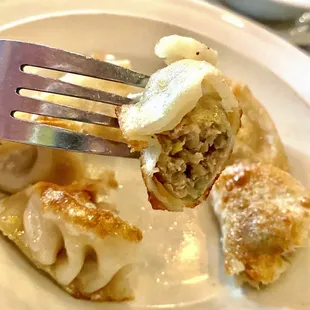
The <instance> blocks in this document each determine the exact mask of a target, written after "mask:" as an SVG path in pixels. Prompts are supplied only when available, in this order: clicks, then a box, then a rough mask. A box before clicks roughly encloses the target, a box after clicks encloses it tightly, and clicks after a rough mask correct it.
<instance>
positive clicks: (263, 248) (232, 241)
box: [210, 163, 310, 288]
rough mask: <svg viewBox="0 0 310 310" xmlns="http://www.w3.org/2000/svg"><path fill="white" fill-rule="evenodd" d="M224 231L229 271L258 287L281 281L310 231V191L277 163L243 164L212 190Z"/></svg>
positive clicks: (228, 170)
mask: <svg viewBox="0 0 310 310" xmlns="http://www.w3.org/2000/svg"><path fill="white" fill-rule="evenodd" d="M210 198H211V201H210V202H211V204H212V206H213V208H214V211H215V213H216V215H217V217H218V220H219V223H220V227H221V231H222V246H223V253H224V254H223V255H224V262H225V268H226V271H227V273H228V274H229V275H235V276H237V277H238V278H239V279H241V281H243V282H247V283H249V284H250V285H252V286H254V287H257V288H258V287H259V286H260V285H262V284H263V285H267V284H269V283H272V282H274V281H276V280H277V279H278V278H279V277H280V275H281V274H282V273H283V272H284V271H285V270H286V269H287V268H288V266H289V265H290V260H291V258H292V255H293V254H294V252H295V251H296V250H297V249H298V248H300V247H305V246H306V244H307V238H308V234H309V229H310V194H309V192H308V191H307V190H306V189H305V188H304V187H303V186H302V185H301V184H300V183H299V182H298V181H296V180H294V178H293V177H292V176H291V175H289V174H288V173H287V172H285V171H282V170H280V169H279V168H276V167H273V166H271V165H265V164H260V163H252V164H248V163H239V164H235V165H232V166H228V167H227V168H225V170H224V171H223V172H222V174H221V176H220V177H219V179H218V180H217V181H216V182H215V185H214V187H213V189H212V191H211V194H210Z"/></svg>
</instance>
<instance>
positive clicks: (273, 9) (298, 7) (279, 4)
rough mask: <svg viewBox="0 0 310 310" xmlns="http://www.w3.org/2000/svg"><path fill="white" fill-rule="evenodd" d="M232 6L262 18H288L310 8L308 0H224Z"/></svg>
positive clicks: (299, 14)
mask: <svg viewBox="0 0 310 310" xmlns="http://www.w3.org/2000/svg"><path fill="white" fill-rule="evenodd" d="M224 2H226V3H228V4H229V5H230V6H231V7H232V8H234V9H236V10H238V11H239V12H242V13H244V14H246V15H249V16H252V17H254V18H258V19H262V20H290V19H295V18H298V17H300V16H301V15H302V14H303V13H304V12H306V11H309V10H310V1H309V0H255V1H254V0H252V1H249V0H224Z"/></svg>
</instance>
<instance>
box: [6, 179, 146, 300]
mask: <svg viewBox="0 0 310 310" xmlns="http://www.w3.org/2000/svg"><path fill="white" fill-rule="evenodd" d="M116 186H117V183H116V181H115V179H114V175H113V174H109V175H107V176H106V177H105V178H103V180H97V181H94V180H92V181H90V180H85V181H81V182H80V183H74V184H72V185H69V186H64V187H62V186H58V185H55V184H51V183H44V182H40V183H37V184H36V185H34V186H31V187H29V188H27V189H26V190H24V191H22V192H19V193H17V194H14V195H12V196H10V197H6V198H4V199H2V200H1V202H0V229H1V231H2V232H3V234H4V235H6V236H8V237H9V238H10V239H11V240H12V241H13V242H14V243H15V244H16V245H17V246H18V247H19V248H20V249H21V250H22V251H23V252H24V254H25V255H26V256H27V257H28V258H29V259H30V260H31V262H32V263H33V264H34V265H35V266H36V267H38V268H39V269H42V270H44V271H45V272H47V273H48V274H49V275H50V276H51V277H52V278H53V279H54V280H55V281H56V282H57V283H58V284H59V285H60V286H62V287H63V288H64V289H65V290H66V291H67V292H68V293H69V294H71V295H72V296H74V297H76V298H83V299H90V300H94V301H107V300H116V301H121V300H127V299H132V298H133V297H134V295H133V291H132V287H131V285H130V281H129V279H130V277H129V275H130V272H131V269H132V266H133V264H135V263H136V262H137V260H138V259H137V250H138V244H139V242H140V241H141V239H142V233H141V231H140V230H139V229H138V228H136V227H134V226H131V225H130V224H128V223H127V222H125V221H123V220H122V219H121V218H119V216H118V215H117V214H116V213H115V211H114V210H113V208H112V207H111V205H110V204H108V203H106V202H105V201H102V200H100V199H99V198H98V197H99V196H98V195H97V193H98V192H100V194H101V195H106V194H107V193H108V192H109V190H110V188H115V187H116Z"/></svg>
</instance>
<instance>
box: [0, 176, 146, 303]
mask: <svg viewBox="0 0 310 310" xmlns="http://www.w3.org/2000/svg"><path fill="white" fill-rule="evenodd" d="M85 182H87V181H85ZM115 182H116V181H115V179H113V178H111V180H110V184H109V186H111V187H115V186H117V183H115ZM97 186H98V183H97V182H94V183H93V184H91V183H89V184H88V185H87V184H85V191H83V182H80V183H75V184H73V185H71V186H65V187H63V186H57V185H54V184H50V183H46V182H41V183H38V184H37V185H35V186H34V189H35V190H38V191H39V192H42V193H43V194H44V192H45V191H47V190H48V189H51V190H60V191H63V190H64V189H68V188H69V193H68V194H67V195H64V196H63V198H60V199H59V200H58V199H56V202H55V204H56V207H55V205H54V203H53V201H52V203H51V205H46V204H47V203H49V202H50V199H47V201H45V205H44V206H43V210H44V211H45V212H54V213H56V214H57V215H59V216H61V217H63V218H65V219H66V220H68V217H69V215H68V211H69V210H68V208H69V207H67V206H66V204H67V203H68V204H69V205H71V204H73V205H74V207H76V206H77V208H78V209H75V210H74V213H75V212H77V213H83V212H84V215H81V214H74V215H73V216H74V219H73V221H72V220H70V219H69V221H71V222H73V223H76V222H77V224H78V225H83V226H86V228H87V229H89V230H95V232H96V230H97V229H99V232H101V235H102V231H101V228H102V227H100V226H101V225H106V224H108V225H110V226H109V227H108V228H107V229H106V230H107V231H106V230H104V231H103V235H108V234H109V235H116V234H117V236H119V237H123V238H124V239H127V240H129V241H131V242H132V241H133V242H139V241H140V240H141V239H142V233H141V231H140V230H139V229H137V228H135V227H133V226H131V225H129V224H127V223H126V222H124V221H122V220H121V219H119V218H117V216H113V215H112V212H109V211H106V210H102V209H99V208H98V210H97V211H98V213H97V212H91V213H90V212H89V211H94V210H93V209H89V208H86V209H85V208H81V206H79V204H81V203H82V201H84V202H87V201H90V202H93V200H92V195H94V193H93V191H94V190H97ZM14 197H15V198H14ZM6 199H14V200H13V204H12V205H14V206H16V205H17V208H16V209H15V210H14V212H13V213H14V214H15V215H14V216H10V214H11V213H12V211H11V210H10V208H6V204H5V201H6ZM28 199H29V196H28V194H27V193H26V191H22V192H19V193H17V194H15V195H13V196H11V197H7V198H4V199H3V200H2V205H1V208H0V209H1V213H0V215H1V216H0V230H1V231H2V233H3V234H4V235H5V236H7V237H8V238H9V239H10V240H12V241H13V242H14V243H15V244H16V245H17V247H18V248H19V249H20V250H21V251H22V252H23V253H24V254H25V256H26V257H27V258H28V259H29V260H30V262H31V263H32V264H33V265H34V266H35V267H36V268H38V269H41V270H43V271H44V272H46V273H47V274H48V275H49V276H50V277H51V278H52V280H53V281H54V282H55V283H56V284H57V285H59V286H60V287H62V288H63V289H64V290H66V291H67V292H68V293H69V294H70V295H72V296H73V297H74V298H79V299H86V300H91V301H125V300H131V299H133V298H134V294H133V291H132V289H131V288H130V285H128V279H127V275H128V273H129V272H130V271H131V266H130V265H128V266H125V267H123V268H122V269H121V270H120V271H119V272H118V273H117V274H116V275H114V277H113V278H112V279H111V281H110V282H109V283H108V284H107V285H106V286H104V287H103V288H101V289H99V290H97V291H96V292H93V293H90V294H85V293H82V292H81V291H80V286H79V285H80V283H79V281H78V280H77V279H75V280H74V281H72V282H71V283H70V284H69V285H60V284H59V283H57V281H56V280H55V275H54V273H53V270H52V268H51V266H46V265H42V264H40V263H39V262H38V261H37V260H36V259H35V258H34V257H33V255H32V253H31V251H30V249H29V248H28V246H27V245H26V244H25V242H24V239H23V238H22V236H23V235H24V227H23V212H24V208H23V207H21V205H25V204H26V203H27V201H28ZM65 199H68V200H69V201H66V200H65ZM72 201H74V202H73V203H72ZM17 203H19V204H17ZM81 211H82V212H81ZM95 211H96V209H95ZM93 215H94V216H93ZM92 216H93V217H92ZM87 217H88V219H87ZM97 221H98V222H99V223H98V225H96V224H95V223H96V222H97ZM92 222H94V223H92Z"/></svg>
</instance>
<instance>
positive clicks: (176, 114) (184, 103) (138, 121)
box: [117, 59, 240, 211]
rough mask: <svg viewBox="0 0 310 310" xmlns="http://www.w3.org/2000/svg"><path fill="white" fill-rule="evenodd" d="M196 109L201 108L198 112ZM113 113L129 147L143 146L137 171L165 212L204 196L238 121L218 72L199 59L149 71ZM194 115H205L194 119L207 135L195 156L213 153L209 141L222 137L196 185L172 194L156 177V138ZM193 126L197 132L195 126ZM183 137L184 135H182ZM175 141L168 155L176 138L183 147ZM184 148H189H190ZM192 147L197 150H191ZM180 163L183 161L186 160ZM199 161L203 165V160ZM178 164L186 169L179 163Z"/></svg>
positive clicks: (155, 205)
mask: <svg viewBox="0 0 310 310" xmlns="http://www.w3.org/2000/svg"><path fill="white" fill-rule="evenodd" d="M198 103H199V104H198ZM197 105H198V106H197ZM196 108H197V109H196ZM195 109H196V110H195ZM202 111H203V112H204V113H201V112H202ZM206 111H207V112H206ZM117 114H118V119H119V123H120V128H121V130H122V132H123V135H124V137H125V138H126V139H127V140H128V143H129V144H130V145H131V146H132V147H133V148H134V149H139V148H140V149H143V151H142V156H141V163H142V174H143V178H144V181H145V183H146V187H147V189H148V192H149V200H150V202H151V204H152V206H153V208H155V209H167V210H170V211H181V210H182V209H183V207H184V206H185V207H194V206H195V205H197V204H199V203H200V201H201V200H203V199H204V198H205V197H206V196H207V194H208V192H209V190H210V188H211V186H212V184H213V182H214V181H215V179H216V178H217V176H218V174H219V173H220V172H221V170H222V169H223V168H224V165H225V162H226V161H227V160H228V158H229V155H230V153H231V151H232V147H233V144H234V136H235V135H236V133H237V131H238V128H239V125H240V110H239V106H238V102H237V100H236V98H235V97H234V95H233V94H232V92H231V90H230V88H229V87H228V86H227V85H226V83H225V77H224V76H223V75H222V73H221V72H220V71H219V70H217V69H216V68H215V67H213V66H212V65H210V64H209V63H207V62H205V61H196V60H190V59H184V60H180V61H176V62H174V63H172V64H170V65H169V66H167V67H165V68H163V69H161V70H159V71H157V72H156V73H154V74H153V75H152V76H151V77H150V80H149V83H148V85H147V86H146V89H145V91H144V92H143V94H142V95H141V98H140V100H138V102H137V103H134V104H132V105H127V106H122V107H121V108H120V109H119V110H118V111H117ZM198 115H204V117H205V120H203V119H201V118H200V120H199V121H198V123H199V124H200V125H202V126H204V127H205V124H208V126H209V127H208V128H204V130H205V132H204V134H205V135H207V136H205V137H203V139H204V140H208V139H209V140H210V141H209V142H208V143H209V145H208V146H206V147H205V151H203V152H202V153H204V154H201V155H199V156H200V158H201V160H202V159H203V158H204V157H206V154H207V152H208V149H209V148H210V147H211V148H210V152H211V153H212V152H213V151H212V146H213V142H214V140H215V139H216V135H221V134H222V135H223V136H225V137H224V139H222V138H221V139H222V140H223V141H222V142H221V146H219V149H220V150H219V152H218V154H216V156H213V158H212V164H211V165H212V167H207V169H206V170H204V171H203V172H202V175H200V176H199V178H200V179H199V190H196V189H194V191H193V193H190V192H189V191H190V186H187V185H186V186H187V187H188V190H189V191H187V192H188V194H189V195H187V194H186V193H184V191H183V192H182V193H181V192H180V191H179V192H178V194H177V195H174V193H175V191H174V190H171V186H170V185H169V184H166V185H168V186H166V185H164V184H163V183H167V182H168V183H169V181H167V180H165V182H161V181H159V179H158V172H160V169H159V168H158V162H159V160H160V157H161V155H162V154H163V152H164V151H165V146H164V144H165V143H163V140H162V139H161V138H162V137H163V136H167V134H168V135H169V134H170V133H171V132H170V131H174V130H177V131H178V128H179V127H182V126H183V123H184V122H185V123H186V125H187V123H190V122H193V119H195V118H196V120H197V118H199V117H198ZM211 115H212V117H210V116H211ZM186 116H188V118H186ZM190 119H191V120H190ZM182 122H183V123H182ZM194 122H196V121H194ZM197 130H198V131H200V132H201V133H202V128H201V126H200V128H198V129H197ZM208 130H209V131H208ZM209 134H210V135H209ZM208 135H209V137H208ZM185 136H186V133H185ZM211 136H212V137H211ZM170 138H171V139H172V140H173V139H174V138H173V137H170ZM183 138H184V139H187V137H183ZM177 139H182V137H180V136H179V137H176V140H177ZM224 140H225V141H224ZM175 142H176V143H175V144H176V145H175V146H173V151H172V153H174V154H172V155H173V156H174V155H175V154H176V153H178V152H181V153H182V149H183V145H182V143H183V144H184V145H185V146H186V141H185V140H184V141H183V140H178V141H175ZM190 152H195V151H194V150H192V149H191V150H190ZM197 152H200V150H199V149H197ZM181 153H180V154H181ZM211 155H212V154H211ZM213 155H214V154H213ZM176 156H178V155H176ZM181 156H183V155H182V154H181ZM210 162H211V161H210ZM184 164H185V165H187V162H186V160H185V163H184ZM205 164H206V165H208V163H207V162H206V163H205ZM198 165H199V163H198ZM183 166H184V165H183ZM176 169H178V168H176ZM182 169H183V170H184V171H183V172H184V173H186V172H185V168H184V167H183V168H182ZM194 169H195V170H197V169H200V168H199V167H195V168H194ZM156 173H157V176H156V175H155V174H156ZM200 174H201V173H200ZM168 178H169V176H168ZM202 178H204V181H203V182H204V184H202V183H203V182H202V180H201V179H202ZM182 182H183V183H184V182H187V183H190V180H189V178H188V180H186V181H184V180H183V181H182ZM195 182H196V181H194V183H195ZM196 183H197V182H196ZM183 185H184V184H183ZM183 185H182V186H183ZM177 186H178V185H176V186H175V187H177ZM169 187H170V189H169ZM184 195H185V196H184ZM181 196H184V197H181Z"/></svg>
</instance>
